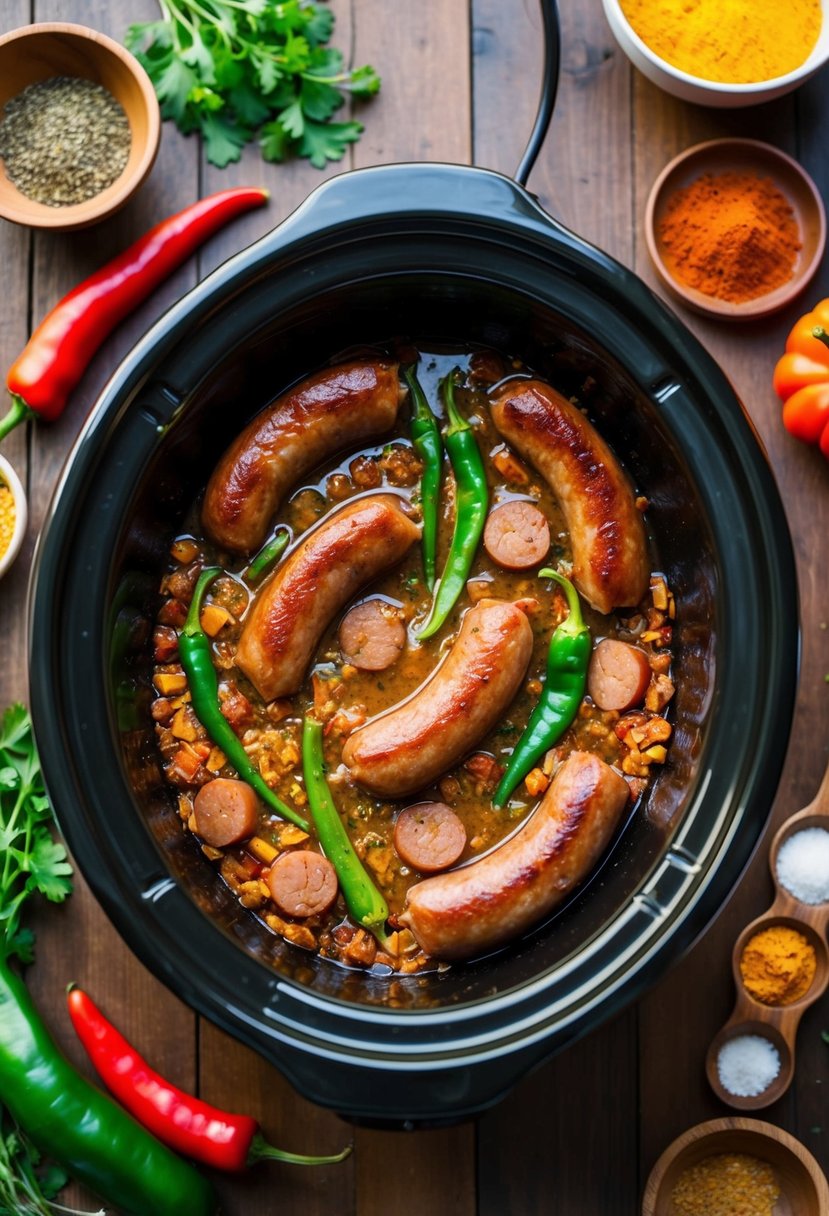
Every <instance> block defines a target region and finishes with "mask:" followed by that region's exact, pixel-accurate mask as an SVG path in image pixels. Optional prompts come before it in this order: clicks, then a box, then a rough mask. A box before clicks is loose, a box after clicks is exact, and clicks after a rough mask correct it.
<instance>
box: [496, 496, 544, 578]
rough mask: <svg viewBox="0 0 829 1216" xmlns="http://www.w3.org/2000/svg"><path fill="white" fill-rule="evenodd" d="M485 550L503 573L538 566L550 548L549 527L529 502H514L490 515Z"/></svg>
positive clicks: (498, 508) (505, 503)
mask: <svg viewBox="0 0 829 1216" xmlns="http://www.w3.org/2000/svg"><path fill="white" fill-rule="evenodd" d="M484 547H485V548H486V551H487V553H488V554H489V556H490V557H491V558H492V560H493V561H494V562H497V563H498V565H499V566H503V567H504V569H505V570H529V569H531V568H532V567H533V566H540V565H541V563H542V562H543V561H544V558H545V557H546V556H547V553H548V551H549V548H550V525H549V524H548V523H547V520H546V518H545V517H544V514H543V512H541V511H539V509H538V507H536V506H534V505H533V504H532V503H531V502H525V501H524V500H523V499H515V500H514V501H512V502H504V503H501V505H500V506H499V507H496V508H495V510H494V511H490V513H489V516H488V518H487V521H486V527H485V528H484Z"/></svg>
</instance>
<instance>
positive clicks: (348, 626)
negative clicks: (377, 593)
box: [339, 600, 406, 671]
mask: <svg viewBox="0 0 829 1216" xmlns="http://www.w3.org/2000/svg"><path fill="white" fill-rule="evenodd" d="M339 638H340V650H341V651H342V654H343V658H344V659H345V660H346V662H347V663H352V664H353V665H354V666H355V667H360V668H362V670H363V671H385V669H386V668H387V667H391V665H392V663H394V662H395V661H396V660H397V659H398V658H399V656H400V653H401V651H402V650H403V647H404V646H405V645H406V626H405V625H404V624H403V621H402V620H401V618H400V613H399V612H398V611H397V609H396V608H394V607H393V605H391V604H387V603H386V602H385V600H366V601H365V602H364V603H362V604H356V605H355V606H354V607H353V608H352V609H351V610H350V611H349V612H347V613H346V614H345V616H344V617H343V619H342V622H341V624H340V633H339Z"/></svg>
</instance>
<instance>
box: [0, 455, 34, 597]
mask: <svg viewBox="0 0 829 1216" xmlns="http://www.w3.org/2000/svg"><path fill="white" fill-rule="evenodd" d="M27 517H28V511H27V507H26V495H25V493H24V490H23V486H22V484H21V482H20V478H19V477H18V476H17V474H16V473H15V471H14V469H13V468H12V466H11V465H10V464H9V462H8V460H6V458H5V456H0V578H2V577H3V575H4V574H5V573H6V571H7V570H8V569H9V567H10V566H11V565H12V562H13V561H14V559H15V558H16V557H17V555H18V553H19V552H20V546H21V545H22V544H23V537H24V536H25V535H26V520H27Z"/></svg>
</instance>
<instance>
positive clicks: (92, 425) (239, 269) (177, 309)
mask: <svg viewBox="0 0 829 1216" xmlns="http://www.w3.org/2000/svg"><path fill="white" fill-rule="evenodd" d="M387 168H393V169H395V170H398V169H400V168H405V167H401V166H395V167H380V168H375V169H370V170H364V171H360V172H361V173H364V174H366V175H376V174H378V173H383V172H385V171H386V169H387ZM410 168H411V169H414V170H416V171H417V172H418V173H420V172H421V171H422V168H423V167H422V166H411V167H410ZM449 168H450V167H448V166H440V169H441V172H443V171H445V170H446V169H449ZM451 168H453V169H454V168H459V169H461V170H462V171H463V173H464V174H465V175H466V174H474V175H476V177H477V176H478V175H480V174H482V173H483V174H487V175H490V176H492V177H495V178H497V179H498V180H499V181H500V182H501V183H506V184H507V185H508V186H509V188H510V190H511V191H513V192H514V194H515V195H516V196H517V197H522V196H523V197H525V198H526V199H527V200H529V196H526V195H525V192H524V191H523V190H522V189H521V188H520V187H517V186H515V184H514V183H512V182H510V181H509V179H504V178H500V176H499V175H494V174H490V171H486V170H478V169H473V170H470V169H469V168H468V167H466V166H460V167H451ZM339 180H341V179H335V180H334V181H333V182H331V183H327V184H326V186H324V187H321V188H320V189H321V190H325V189H331V188H333V187H335V186H336V183H337V181H339ZM313 198H314V196H312V199H311V200H309V202H308V203H306V204H305V205H304V208H308V207H309V206H310V203H311V201H312V200H313ZM529 202H530V206H531V208H532V209H533V211H535V212H537V213H538V214H539V215H540V216H542V217H543V221H544V223H545V225H546V224H547V223H549V224H551V225H553V224H554V222H553V221H550V220H549V217H546V216H545V215H544V213H543V212H541V211H540V209H539V208H537V207H536V204H534V203H532V201H531V200H529ZM300 210H303V209H300ZM453 214H454V211H453ZM482 218H483V219H486V218H488V217H482ZM554 226H555V228H556V230H558V231H565V230H562V229H561V228H560V226H558V225H554ZM570 235H571V234H568V236H570ZM267 239H268V238H266V240H267ZM572 239H573V241H575V242H577V244H578V245H579V246H582V245H583V243H582V242H580V241H578V238H572ZM586 248H589V247H586ZM601 256H602V257H603V258H604V256H605V255H601ZM250 257H251V251H245V252H244V253H243V254H240V255H238V256H237V258H236V259H233V263H231V264H229V265H226V266H225V267H222V268H220V270H219V271H216V272H214V275H213V276H211V277H210V278H209V279H207V280H205V282H204V283H203V284H202V285H200V287H199V288H196V289H195V290H194V292H193V293H191V294H190V296H188V297H185V300H184V301H182V302H181V304H180V305H177V306H174V309H173V310H172V313H173V314H174V315H173V316H172V318H171V314H168V315H167V317H166V318H165V319H164V322H163V323H159V325H158V326H156V327H155V328H154V330H152V331H151V332H150V334H148V335H147V337H146V338H145V339H144V340H143V341H142V342H141V343H139V345H138V346H137V347H136V349H135V350H134V351H133V353H132V355H130V356H128V358H127V360H125V361H124V363H123V364H122V365H121V368H120V369H119V371H118V372H117V373H116V375H115V376H114V377H113V379H112V380H111V381H110V384H109V385H108V386H107V388H106V389H105V390H104V393H103V394H102V396H101V398H100V400H99V404H98V407H97V410H96V412H95V415H94V417H93V418H92V419H90V422H89V423H88V425H87V427H86V428H85V429H84V432H83V433H82V436H81V439H80V440H79V442H78V445H76V449H75V452H77V451H78V450H79V449H80V448H81V447H82V446H83V444H84V443H85V442H86V437H87V436H91V435H92V433H93V432H94V430H95V429H96V426H97V425H99V424H100V425H102V423H103V418H104V415H105V414H106V413H107V411H108V409H109V408H110V406H111V405H112V402H113V400H114V399H116V398H117V396H118V393H119V392H121V391H122V389H123V385H124V384H125V383H126V382H127V381H128V380H129V379H130V378H133V379H135V378H137V379H138V380H140V379H143V378H144V375H145V373H146V368H145V367H143V364H144V362H145V360H146V359H147V357H148V356H149V355H151V354H152V353H157V351H156V348H155V347H154V343H153V339H154V338H157V337H158V335H159V330H160V327H161V326H162V325H164V326H165V327H169V328H168V330H167V332H168V333H169V332H170V331H171V330H172V331H175V330H176V329H177V327H178V326H179V325H180V324H181V323H183V322H184V321H185V320H186V318H188V317H189V316H191V315H192V312H193V311H194V310H195V309H196V308H197V307H198V305H199V304H200V303H201V302H203V301H205V300H207V299H208V298H209V297H210V296H211V295H212V294H213V293H214V291H215V289H217V288H218V289H220V290H222V291H224V292H225V293H226V294H232V291H233V281H234V278H235V277H237V276H238V275H240V274H241V276H242V277H244V275H245V274H246V273H247V272H248V271H250V272H251V273H253V264H249V259H250ZM619 271H621V272H623V276H628V277H629V278H630V279H631V280H633V281H634V282H635V284H636V285H637V290H638V289H639V288H642V287H643V285H642V284H641V283H640V281H639V280H638V279H636V278H635V276H633V275H631V273H630V272H629V271H625V270H624V268H623V267H619V266H618V264H614V270H613V273H614V274H618V272H619ZM217 276H218V277H217ZM214 280H215V281H214ZM645 290H646V291H647V289H645ZM652 299H654V300H655V299H656V298H655V297H652ZM188 301H189V305H188V307H186V308H185V307H184V305H186V304H188ZM214 303H215V301H214ZM660 307H661V306H660ZM182 309H183V311H182ZM664 312H665V314H666V315H667V317H668V320H670V321H671V324H673V319H672V318H671V317H670V314H667V310H664ZM662 319H663V322H664V320H665V317H663V318H662ZM700 349H701V348H700ZM158 357H159V358H160V357H161V356H160V355H159V356H158ZM706 358H708V356H706ZM714 367H715V368H716V365H714ZM708 370H709V371H710V369H708ZM716 372H717V373H718V374H719V376H720V377H721V378H722V379H723V381H724V377H722V373H721V372H719V369H716ZM725 383H726V384H727V382H725ZM729 388H730V386H729ZM123 408H126V407H123ZM73 455H74V453H73ZM82 463H83V462H82V461H81V462H80V464H79V465H76V470H77V469H78V468H80V467H81V465H82ZM69 471H70V470H69V466H67V470H66V472H65V475H64V477H63V478H62V479H61V487H60V492H62V490H63V487H64V485H65V478H68V476H69ZM58 498H59V494H58V495H57V496H56V499H55V500H53V506H55V505H56V503H57V501H58ZM44 535H45V533H44ZM778 543H782V541H780V538H778ZM43 547H45V545H44V546H42V547H41V546H39V549H38V559H37V566H38V567H39V564H40V561H41V557H42V548H43ZM35 610H36V580H35V579H33V583H32V592H31V613H32V622H33V628H32V630H31V632H30V637H33V636H34V614H35ZM781 763H782V761H781ZM705 893H706V891H705V890H704V891H702V892H701V894H700V900H701V899H702V897H703V895H704V894H705ZM693 906H694V905H691V907H693ZM685 920H686V922H687V916H686V917H685ZM672 940H675V939H672ZM133 948H134V947H133ZM277 983H278V985H282V986H284V985H286V984H289V983H291V981H286V980H282V979H279V980H278V981H277ZM645 983H646V979H645V978H643V979H642V984H643V986H644V984H645ZM325 1000H326V1003H329V1004H330V1000H331V998H325ZM197 1003H198V1002H197ZM345 1008H346V1009H347V1010H349V1012H350V1013H351V1012H352V1011H353V1007H352V1006H349V1005H345ZM360 1008H361V1010H363V1008H364V1007H360ZM466 1008H468V1006H459V1007H458V1008H456V1009H443V1010H441V1011H440V1013H441V1015H443V1017H445V1016H450V1017H451V1016H454V1015H457V1014H460V1013H461V1012H462V1011H463V1010H464V1009H466ZM375 1013H377V1011H376V1010H374V1009H373V1007H369V1018H370V1017H371V1015H373V1014H375ZM386 1014H391V1015H393V1016H395V1017H401V1016H402V1017H403V1019H404V1020H405V1019H407V1018H412V1017H415V1018H418V1019H421V1020H423V1019H424V1018H427V1017H428V1016H429V1015H428V1012H427V1011H416V1010H414V1011H408V1010H398V1011H383V1013H382V1015H381V1016H383V1017H384V1018H385V1016H386ZM211 1016H213V1017H214V1019H215V1011H214V1012H213V1013H211ZM233 1030H234V1033H237V1034H238V1033H239V1026H238V1023H237V1022H236V1021H234V1022H233ZM522 1045H523V1041H522ZM386 1064H387V1065H388V1061H386Z"/></svg>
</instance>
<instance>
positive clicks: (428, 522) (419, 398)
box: [403, 366, 443, 592]
mask: <svg viewBox="0 0 829 1216" xmlns="http://www.w3.org/2000/svg"><path fill="white" fill-rule="evenodd" d="M403 379H404V380H405V381H406V383H407V384H408V386H409V392H410V394H411V398H412V420H411V423H410V429H411V433H412V443H413V444H414V447H415V451H416V452H417V454H418V455H419V456H420V459H421V460H422V461H423V476H422V477H421V479H420V498H421V505H422V509H423V537H422V542H421V543H422V546H423V571H424V574H425V576H426V586H427V587H428V589H429V591H430V592H432V591H434V589H435V562H436V555H437V540H438V506H439V500H440V475H441V469H442V467H443V444H442V443H441V439H440V427H439V426H438V421H437V418H436V417H435V415H434V414H433V413H432V411H431V409H430V408H429V402H428V401H427V400H426V395H425V393H424V392H423V389H422V388H421V387H420V383H419V381H418V379H417V376H416V375H415V369H414V366H411V367H404V368H403Z"/></svg>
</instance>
